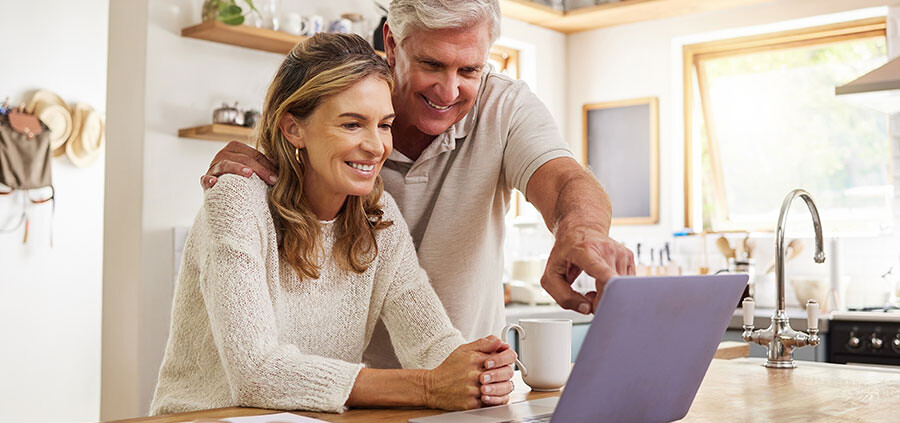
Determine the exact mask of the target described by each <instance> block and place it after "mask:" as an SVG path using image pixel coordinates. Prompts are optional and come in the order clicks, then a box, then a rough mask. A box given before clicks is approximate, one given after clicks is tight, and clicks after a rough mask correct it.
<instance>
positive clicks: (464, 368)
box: [425, 335, 516, 410]
mask: <svg viewBox="0 0 900 423" xmlns="http://www.w3.org/2000/svg"><path fill="white" fill-rule="evenodd" d="M515 359H516V352H515V351H513V350H512V349H511V348H510V347H509V345H508V344H505V343H503V342H502V341H500V339H499V338H497V337H496V336H494V335H490V336H487V337H484V338H481V339H478V340H476V341H474V342H470V343H468V344H463V345H460V346H459V347H457V348H456V349H455V350H454V351H453V352H452V353H450V355H449V356H447V358H446V359H444V362H443V363H441V364H440V365H439V366H437V367H436V368H434V369H433V370H430V371H428V372H427V373H426V375H425V404H426V406H427V407H428V408H440V409H444V410H469V409H473V408H478V407H481V406H492V405H502V404H506V403H507V402H509V394H510V393H511V392H512V391H513V388H514V387H513V383H512V380H511V379H512V377H513V368H512V364H513V363H514V362H515Z"/></svg>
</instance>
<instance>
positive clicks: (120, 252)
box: [101, 0, 565, 419]
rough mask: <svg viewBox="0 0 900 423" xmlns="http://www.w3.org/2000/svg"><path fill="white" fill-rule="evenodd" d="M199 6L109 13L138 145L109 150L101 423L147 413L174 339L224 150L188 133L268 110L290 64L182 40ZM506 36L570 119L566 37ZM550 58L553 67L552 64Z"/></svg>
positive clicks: (122, 118) (361, 1)
mask: <svg viewBox="0 0 900 423" xmlns="http://www.w3.org/2000/svg"><path fill="white" fill-rule="evenodd" d="M201 4H202V1H200V0H154V1H148V0H140V1H129V2H128V5H127V7H126V6H124V5H120V4H118V2H114V3H113V6H112V7H111V9H110V19H111V21H112V23H111V26H110V38H111V44H110V71H109V74H110V85H109V87H110V88H109V92H110V96H109V106H108V107H109V109H110V110H115V117H116V118H117V124H115V125H114V124H112V123H111V124H110V125H109V128H108V134H109V137H110V139H112V138H113V137H115V138H116V139H121V140H124V139H127V140H128V143H127V144H124V143H123V144H118V145H117V146H115V147H113V146H112V145H111V146H110V149H109V153H108V154H109V158H110V166H109V167H108V169H107V184H108V187H107V206H106V207H107V219H106V228H107V232H108V236H107V238H106V243H107V245H106V249H105V260H106V263H105V266H106V267H105V275H104V280H105V286H104V290H105V291H104V307H105V313H104V340H103V342H104V344H103V348H104V350H103V357H104V360H103V371H104V373H103V401H102V414H101V417H102V418H103V419H114V418H125V417H133V416H137V415H143V414H146V413H147V411H148V409H149V404H150V400H151V398H152V394H153V389H154V387H155V385H156V378H157V372H158V370H159V365H160V363H161V361H162V356H163V352H164V347H165V342H166V339H167V337H168V331H169V315H170V310H171V301H172V293H173V288H174V287H173V284H172V280H173V278H174V275H175V270H174V269H173V268H174V264H173V235H172V233H173V228H174V227H184V226H189V225H191V223H192V222H193V219H194V216H195V215H196V212H197V210H198V209H199V207H200V205H201V203H202V191H201V188H200V184H199V179H200V176H201V175H202V174H203V173H204V172H205V171H206V168H207V167H208V165H209V162H210V160H211V159H212V157H213V156H214V155H215V153H216V152H217V151H218V150H219V149H221V148H222V147H223V146H224V144H222V143H217V142H211V141H202V140H193V139H179V138H178V137H177V136H176V134H177V132H178V129H179V128H184V127H190V126H195V125H200V124H204V123H208V122H209V121H210V119H211V114H212V109H213V108H215V107H217V106H218V105H220V104H221V103H222V102H223V101H227V102H234V101H238V102H240V104H241V105H242V106H244V107H247V106H252V107H255V108H257V109H259V108H261V106H262V100H263V97H264V95H265V90H266V88H267V87H268V84H269V82H270V81H271V79H272V77H273V76H274V73H275V71H276V70H277V66H278V65H279V64H280V63H281V61H282V59H283V56H280V55H276V54H271V53H266V52H260V51H255V50H249V49H244V48H240V47H234V46H229V45H224V44H217V43H211V42H207V41H201V40H194V39H189V38H183V37H181V36H180V31H181V28H183V27H186V26H190V25H193V24H195V23H198V22H199V20H200V18H199V17H200V7H201ZM284 4H285V9H290V10H296V11H298V12H299V13H301V14H310V13H317V14H321V15H323V16H324V17H325V18H326V19H332V18H334V17H336V16H337V15H338V14H339V13H342V12H347V11H362V12H364V13H367V14H369V15H370V16H374V10H375V9H374V6H372V3H371V2H370V1H368V0H341V1H338V2H324V1H319V2H302V1H294V2H290V1H285V2H284ZM367 11H368V12H367ZM144 13H146V16H144ZM504 31H505V35H504V41H509V43H508V44H514V45H515V46H516V47H520V48H523V49H525V50H527V53H526V54H525V55H524V56H525V60H530V61H531V62H532V63H534V64H538V63H539V64H540V66H536V69H534V70H529V69H523V73H525V74H527V75H528V77H529V78H531V81H532V83H533V84H534V86H537V93H538V95H540V96H542V98H544V99H545V101H547V102H548V106H549V107H550V109H551V111H552V113H553V114H554V115H555V116H556V117H557V118H560V119H561V117H562V116H563V112H564V108H565V89H564V88H565V86H564V85H563V82H562V81H561V80H560V78H558V77H557V76H558V75H562V74H563V73H564V67H565V58H564V55H565V52H564V50H565V48H564V47H565V44H564V40H565V39H564V37H563V36H562V35H561V34H558V33H555V32H552V31H549V30H545V29H542V28H538V27H533V26H531V25H527V24H521V23H518V22H512V21H504ZM507 32H508V33H507ZM112 40H115V41H112ZM545 51H547V54H549V55H550V56H549V57H552V58H553V60H552V61H548V60H545V59H544V57H545V56H543V55H544V54H545ZM537 54H541V55H542V60H541V61H540V62H538V60H537V59H536V55H537ZM135 55H137V56H139V57H135ZM110 116H111V117H113V115H112V114H111V115H110ZM111 120H112V119H111ZM110 144H112V143H110ZM113 162H115V165H113ZM113 210H116V213H112V211H113ZM137 222H139V224H138V223H137ZM135 225H137V226H135ZM136 228H138V229H139V230H136Z"/></svg>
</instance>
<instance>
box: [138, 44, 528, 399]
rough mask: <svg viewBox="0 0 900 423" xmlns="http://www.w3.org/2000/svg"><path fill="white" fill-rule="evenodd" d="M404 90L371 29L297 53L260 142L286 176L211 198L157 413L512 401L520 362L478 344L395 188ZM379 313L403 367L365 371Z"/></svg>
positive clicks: (223, 189) (239, 180)
mask: <svg viewBox="0 0 900 423" xmlns="http://www.w3.org/2000/svg"><path fill="white" fill-rule="evenodd" d="M391 84H392V79H391V74H390V70H389V68H388V67H387V64H386V63H385V62H384V60H383V59H381V58H380V57H378V56H377V55H375V53H374V51H373V50H372V49H371V47H369V45H368V44H367V43H366V42H365V41H364V40H363V39H362V38H360V37H358V36H355V35H343V34H319V35H316V36H314V37H312V38H310V39H309V40H307V41H304V42H303V43H301V44H299V45H298V46H297V47H295V48H294V49H293V51H291V53H290V54H289V55H288V57H287V58H285V60H284V62H283V63H282V65H281V67H280V68H279V70H278V72H277V74H276V76H275V79H274V81H273V82H272V85H271V86H270V88H269V92H268V95H267V98H266V102H265V106H264V109H263V114H262V119H261V121H260V125H259V127H258V129H257V134H256V138H257V141H258V143H259V146H260V148H261V149H262V150H263V151H264V152H265V154H266V157H267V158H268V160H271V161H273V162H275V163H276V164H277V165H278V168H279V173H278V180H277V182H276V183H275V185H274V186H273V187H272V188H271V189H269V187H268V186H267V185H266V183H264V182H263V181H262V180H261V179H259V178H258V177H256V176H253V177H252V178H244V177H241V176H236V175H225V176H223V177H222V178H221V179H220V180H219V182H218V183H217V184H216V186H215V187H213V188H212V189H210V190H209V191H208V192H207V193H206V198H205V201H204V205H203V208H202V209H201V210H200V213H199V214H198V216H197V218H196V220H195V222H194V225H193V227H192V229H191V232H190V234H189V235H188V238H187V241H186V244H185V251H184V259H183V262H182V267H181V271H180V273H179V276H178V282H177V285H176V288H175V300H174V303H173V309H172V327H171V329H170V335H169V341H168V344H167V346H166V353H165V357H164V359H163V364H162V367H161V369H160V372H159V383H158V385H157V388H156V392H155V395H154V399H153V404H152V412H153V413H154V414H163V413H172V412H179V411H190V410H199V409H208V408H217V407H226V406H248V407H259V408H269V409H288V410H295V409H303V410H317V411H329V412H341V411H343V410H344V409H345V407H347V406H420V407H421V406H424V407H430V408H445V409H467V408H474V407H479V406H481V405H497V404H502V403H505V402H506V401H508V394H509V393H510V392H511V391H512V384H511V383H510V382H509V380H510V378H511V377H512V374H513V371H512V368H511V367H510V366H509V365H510V363H512V362H513V360H514V357H515V353H514V352H513V351H512V350H510V349H509V346H508V345H506V344H503V343H501V342H500V340H499V339H497V338H496V337H487V338H482V339H479V340H476V341H475V342H472V343H469V344H463V342H464V339H463V338H462V336H461V335H460V332H459V331H458V330H456V329H455V328H454V327H453V326H452V325H451V323H450V321H449V319H448V317H447V315H446V313H445V311H444V309H443V307H442V305H441V303H440V301H439V300H438V298H437V296H436V295H435V293H434V291H433V290H432V288H431V286H430V284H429V282H428V278H427V276H426V275H425V271H424V270H422V268H421V267H419V264H418V260H417V258H416V252H415V249H414V247H413V243H412V238H411V237H410V235H409V230H408V229H407V226H406V223H405V222H404V221H403V218H402V217H401V215H400V212H399V210H398V208H397V205H396V203H395V202H394V200H393V198H391V196H390V195H388V194H386V193H383V192H382V188H381V179H380V177H379V176H378V173H379V171H380V170H381V166H382V164H383V163H384V161H385V159H386V158H387V155H388V154H390V152H391V123H392V120H393V118H394V112H393V108H392V106H391ZM379 320H381V321H383V322H384V325H385V327H386V328H387V330H388V331H389V333H390V336H391V340H392V341H393V345H394V347H395V350H396V352H397V356H398V358H399V359H400V363H401V364H402V366H403V369H390V370H379V369H369V368H364V366H363V365H362V364H361V361H362V356H363V351H364V350H365V348H366V346H367V345H368V344H369V341H370V339H371V337H372V333H373V330H374V323H375V322H376V321H379ZM488 392H490V395H482V393H485V394H487V393H488Z"/></svg>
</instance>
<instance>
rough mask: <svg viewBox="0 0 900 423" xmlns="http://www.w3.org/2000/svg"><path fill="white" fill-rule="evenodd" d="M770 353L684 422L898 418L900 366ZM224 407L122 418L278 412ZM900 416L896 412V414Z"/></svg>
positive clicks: (740, 370)
mask: <svg viewBox="0 0 900 423" xmlns="http://www.w3.org/2000/svg"><path fill="white" fill-rule="evenodd" d="M763 361H764V360H763V359H758V358H737V359H732V360H723V359H715V360H713V361H712V364H711V365H710V367H709V371H707V373H706V377H705V378H704V379H703V383H702V384H701V385H700V390H699V392H697V397H696V398H695V399H694V403H693V405H691V409H690V411H689V412H688V415H687V417H685V419H684V420H682V421H684V422H710V421H728V422H769V421H784V422H788V421H797V422H801V421H802V422H806V421H829V422H833V421H858V422H873V421H891V420H892V419H894V420H895V419H896V417H897V416H898V415H900V370H873V369H870V368H861V367H855V366H846V365H841V364H827V363H813V362H799V363H798V367H797V368H796V369H793V370H774V369H766V368H764V367H762V363H763ZM514 381H515V383H516V390H515V392H513V394H512V395H511V397H510V399H511V401H513V402H517V401H522V400H526V399H539V398H545V397H550V396H556V395H559V392H551V393H546V392H541V393H539V392H531V391H530V390H529V388H528V386H526V385H525V384H524V383H523V382H522V378H521V376H520V375H519V374H518V372H516V377H515V379H514ZM275 412H277V411H272V410H260V409H251V408H237V407H233V408H220V409H215V410H204V411H197V412H192V413H182V414H171V415H166V416H158V417H143V418H136V419H128V420H120V421H119V422H120V423H125V422H127V423H138V422H146V423H175V422H184V421H191V420H194V419H200V418H207V419H209V418H221V417H237V416H250V415H259V414H269V413H275ZM439 413H441V411H438V410H423V409H354V410H350V411H347V412H345V413H343V414H326V413H308V412H297V413H296V414H299V415H303V416H308V417H313V418H317V419H321V420H325V421H328V422H345V423H353V422H385V423H386V422H398V423H400V422H404V423H405V422H406V421H407V420H408V419H410V418H412V417H420V416H429V415H434V414H439ZM891 416H893V417H891Z"/></svg>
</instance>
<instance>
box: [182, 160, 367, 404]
mask: <svg viewBox="0 0 900 423" xmlns="http://www.w3.org/2000/svg"><path fill="white" fill-rule="evenodd" d="M240 179H243V180H244V181H240ZM246 181H250V180H247V179H245V178H241V177H234V178H231V177H229V176H224V177H222V178H221V179H220V180H219V182H218V183H217V184H216V186H215V187H214V188H213V189H211V190H210V191H209V192H208V193H207V198H206V203H205V205H204V208H203V212H204V213H205V214H206V216H205V217H206V219H205V220H206V230H207V231H208V232H207V234H208V237H207V238H208V239H207V241H208V242H207V245H206V247H207V248H206V254H205V256H206V257H205V262H204V263H203V266H202V268H203V269H202V270H201V276H200V289H201V292H202V294H203V300H204V302H205V304H206V308H207V310H208V312H209V321H210V326H211V328H212V333H213V339H214V341H215V344H216V348H217V349H218V352H219V356H220V358H221V362H222V365H223V367H224V369H225V374H226V376H227V379H228V385H229V388H230V390H231V397H232V400H233V401H234V403H235V404H236V405H239V406H246V407H259V408H270V409H281V410H294V409H304V410H317V411H328V412H342V411H344V404H345V403H346V401H347V398H348V397H349V395H350V391H351V389H352V388H353V384H354V382H355V380H356V376H357V375H358V374H359V371H360V369H361V368H362V365H361V364H358V363H348V362H345V361H341V360H335V359H330V358H325V357H320V356H316V355H311V354H305V353H303V352H301V351H300V350H299V349H298V348H297V347H296V346H295V345H293V344H286V343H280V342H279V334H278V327H277V324H276V314H275V309H274V306H273V304H272V300H271V298H270V296H269V287H268V282H267V272H277V271H278V270H277V269H267V268H266V261H265V254H266V251H267V245H266V244H267V241H266V240H267V236H266V234H267V227H268V225H267V221H266V216H267V215H266V213H269V211H268V208H267V207H268V206H267V203H266V202H265V194H264V193H263V194H262V201H259V200H260V198H259V196H260V195H259V193H254V192H252V191H253V189H252V188H253V187H251V189H248V188H247V187H246V185H244V186H242V184H246V183H247V182H246ZM250 182H252V181H250ZM262 189H264V188H262ZM269 277H273V276H272V275H271V274H269Z"/></svg>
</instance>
